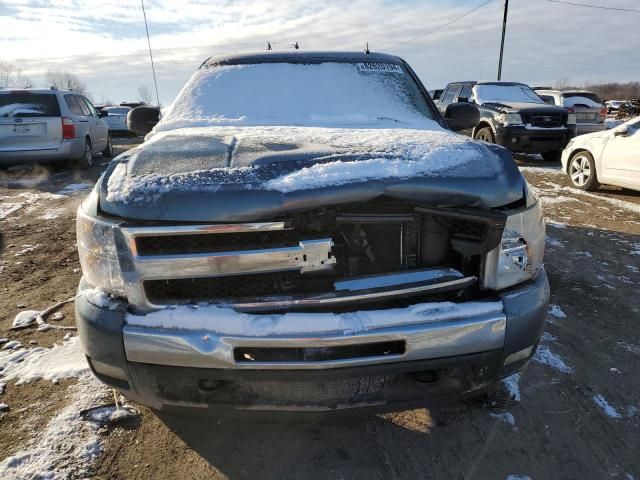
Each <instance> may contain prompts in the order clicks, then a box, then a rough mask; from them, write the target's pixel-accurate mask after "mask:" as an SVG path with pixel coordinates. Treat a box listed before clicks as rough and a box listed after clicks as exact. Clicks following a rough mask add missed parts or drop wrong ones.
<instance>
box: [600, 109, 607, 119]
mask: <svg viewBox="0 0 640 480" xmlns="http://www.w3.org/2000/svg"><path fill="white" fill-rule="evenodd" d="M608 112H609V109H608V108H607V107H602V108H601V109H600V116H601V117H606V116H607V113H608Z"/></svg>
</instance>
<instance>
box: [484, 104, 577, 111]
mask: <svg viewBox="0 0 640 480" xmlns="http://www.w3.org/2000/svg"><path fill="white" fill-rule="evenodd" d="M482 107H484V108H492V109H494V110H497V111H499V112H502V113H508V112H512V111H518V112H529V111H531V112H540V111H544V112H548V113H567V110H566V109H564V108H562V107H554V106H553V105H548V104H546V103H527V102H507V101H500V102H497V101H492V102H486V103H483V104H482Z"/></svg>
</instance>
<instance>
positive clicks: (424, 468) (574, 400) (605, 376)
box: [0, 139, 640, 479]
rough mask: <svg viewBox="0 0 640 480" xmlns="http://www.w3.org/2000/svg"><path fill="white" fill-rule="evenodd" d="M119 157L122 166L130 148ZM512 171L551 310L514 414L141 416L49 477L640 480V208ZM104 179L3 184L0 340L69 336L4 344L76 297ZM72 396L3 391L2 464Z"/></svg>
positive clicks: (56, 388) (11, 178) (32, 173)
mask: <svg viewBox="0 0 640 480" xmlns="http://www.w3.org/2000/svg"><path fill="white" fill-rule="evenodd" d="M117 143H118V144H117V145H116V151H117V152H118V151H123V150H124V149H127V148H129V147H130V145H131V143H135V141H133V142H132V141H131V140H127V139H122V140H119V141H118V142H117ZM518 162H519V164H520V165H521V167H522V169H523V172H524V174H525V176H526V177H527V178H528V179H529V181H530V182H531V183H532V184H533V185H534V186H535V187H536V188H537V190H538V192H539V193H540V195H541V196H542V199H543V202H544V205H545V214H546V216H547V217H548V228H547V234H548V238H547V253H546V268H547V272H548V274H549V278H550V282H551V288H552V301H551V303H552V305H553V308H552V309H551V310H550V314H549V318H548V324H547V329H546V333H545V337H544V339H543V343H542V346H541V348H540V349H539V352H538V355H537V357H536V359H535V361H533V362H531V363H530V364H529V365H528V367H527V368H526V369H525V370H524V371H523V372H522V373H521V375H520V377H519V379H514V380H515V381H516V382H518V386H519V390H520V395H521V402H520V403H519V404H516V405H510V406H508V407H505V408H492V409H488V408H481V407H478V406H472V405H469V404H455V405H450V406H447V407H442V408H440V409H437V410H427V409H417V410H410V411H404V412H398V413H393V414H385V415H356V416H352V415H348V416H347V415H342V416H339V417H336V416H327V417H315V416H314V417H302V418H300V417H295V418H268V417H266V418H265V417H243V418H237V419H233V418H225V419H220V420H211V419H202V418H191V417H178V416H165V415H162V416H157V415H155V414H154V413H152V412H150V411H149V410H147V409H145V408H142V407H136V408H137V409H138V411H139V415H138V417H137V419H136V420H135V421H129V422H125V423H124V424H117V425H115V426H113V427H108V428H107V427H104V426H103V427H101V428H100V429H99V430H98V435H99V440H100V442H101V445H102V446H101V453H100V454H99V455H98V454H96V455H88V456H86V458H85V459H84V463H82V461H80V462H81V463H79V464H76V465H74V468H67V466H65V468H64V469H63V467H62V466H60V465H58V464H56V463H55V462H53V464H52V465H51V467H50V468H51V469H52V470H54V471H56V470H58V471H60V472H62V471H64V472H67V473H64V474H62V475H61V477H62V478H65V477H69V478H87V477H92V478H105V479H106V478H113V479H137V478H140V479H151V478H154V479H158V478H160V479H164V478H192V479H201V478H202V479H204V478H230V479H241V478H247V479H255V478H269V479H271V478H273V479H276V478H278V479H281V478H305V479H314V478H318V479H320V478H322V479H326V478H333V479H372V478H380V479H388V478H407V479H421V478H429V479H453V478H473V479H506V478H512V479H516V478H527V477H530V478H532V479H583V478H589V479H601V478H602V479H604V478H614V479H615V478H619V479H633V478H636V479H639V478H640V465H639V462H638V452H639V451H640V384H639V383H638V381H637V379H638V378H639V377H640V322H639V320H640V298H639V297H638V294H637V292H638V288H637V287H638V284H639V283H640V192H633V191H630V190H621V189H614V188H603V189H602V190H601V191H598V192H595V193H593V194H591V193H585V192H581V191H579V190H575V189H573V188H571V187H570V186H569V183H568V181H567V179H566V178H565V176H564V175H563V174H562V172H560V170H559V168H558V167H557V166H553V165H549V164H545V163H543V162H541V161H539V160H536V159H533V158H531V157H522V158H519V160H518ZM99 163H100V162H99ZM104 168H105V165H97V166H96V167H95V168H94V169H92V170H87V171H79V170H74V169H71V168H70V167H69V166H67V165H60V166H54V167H50V168H26V169H25V168H12V169H6V168H5V169H2V170H0V217H1V216H2V215H3V212H4V213H6V212H8V211H9V210H11V209H14V208H15V205H16V204H21V207H20V208H19V209H17V210H15V211H13V212H12V213H8V214H6V217H5V218H4V219H0V252H1V254H2V256H1V258H0V291H1V292H2V296H1V298H0V338H2V337H4V338H7V339H8V340H10V341H11V340H18V341H20V342H22V343H23V344H24V345H25V346H28V347H34V346H35V345H34V344H30V342H37V346H43V347H49V346H51V345H53V344H54V343H56V342H58V343H59V342H60V341H61V340H62V339H63V337H64V336H65V335H66V334H67V333H68V331H65V330H59V329H53V330H48V331H42V332H41V331H36V329H35V328H33V329H24V330H19V331H15V330H9V328H10V326H11V324H12V321H13V319H14V317H15V315H16V314H17V313H18V312H20V311H21V310H27V309H38V310H40V309H44V308H46V307H47V306H50V305H52V304H54V303H56V302H59V301H62V300H65V299H68V298H70V297H71V296H73V294H74V291H75V288H76V286H77V282H78V279H79V276H80V273H79V264H78V259H77V255H76V252H75V245H74V244H75V226H74V214H75V209H76V208H77V205H78V203H79V202H80V200H81V198H82V196H83V195H84V194H86V192H87V190H86V188H87V187H83V186H82V185H83V184H84V185H87V186H88V185H91V184H92V183H93V182H95V180H96V179H97V178H98V176H99V174H100V172H101V171H102V170H103V169H104ZM70 185H73V186H72V187H70ZM60 195H64V196H60ZM9 204H13V205H14V206H11V205H9ZM60 311H61V312H62V313H63V314H64V318H63V319H62V320H60V321H58V322H57V324H59V325H67V326H72V325H73V323H74V318H73V309H72V305H71V304H67V305H65V306H63V307H62V309H61V310H60ZM52 323H53V322H52ZM0 347H1V345H0ZM0 352H2V351H0ZM1 377H2V372H0V382H2V378H1ZM77 383H80V382H76V381H74V380H65V381H61V382H57V383H53V382H50V381H47V380H39V381H37V382H36V383H31V384H25V385H15V384H14V382H13V381H9V382H7V386H6V388H5V391H4V393H1V394H0V404H1V403H5V404H7V405H8V406H9V410H8V411H6V412H4V413H0V445H2V455H1V456H0V457H1V458H0V461H1V460H2V458H4V457H7V456H9V455H14V454H16V452H19V451H29V449H30V448H33V441H34V439H36V440H37V439H39V438H41V435H42V430H43V429H44V427H45V426H46V425H47V424H48V422H50V419H51V418H53V417H55V416H56V415H57V414H59V412H61V411H62V410H63V408H64V407H65V406H66V405H68V404H69V402H70V401H71V400H70V398H73V395H72V393H73V391H75V390H73V389H74V388H76V390H77V387H78V385H77ZM514 383H515V382H514ZM92 385H94V384H92ZM107 393H108V392H107ZM57 461H58V462H59V461H61V460H57ZM69 472H70V473H69ZM186 472H188V473H186ZM510 475H511V477H509V476H510ZM518 475H519V476H518Z"/></svg>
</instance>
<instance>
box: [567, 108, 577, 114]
mask: <svg viewBox="0 0 640 480" xmlns="http://www.w3.org/2000/svg"><path fill="white" fill-rule="evenodd" d="M567 110H569V113H576V111H575V110H574V109H573V107H567Z"/></svg>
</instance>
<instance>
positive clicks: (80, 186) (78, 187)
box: [58, 183, 93, 195]
mask: <svg viewBox="0 0 640 480" xmlns="http://www.w3.org/2000/svg"><path fill="white" fill-rule="evenodd" d="M92 187H93V185H90V184H88V183H71V184H69V185H67V186H66V187H64V188H63V189H62V190H60V191H59V192H58V195H70V194H73V193H75V192H79V191H82V190H88V189H90V188H92Z"/></svg>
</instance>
